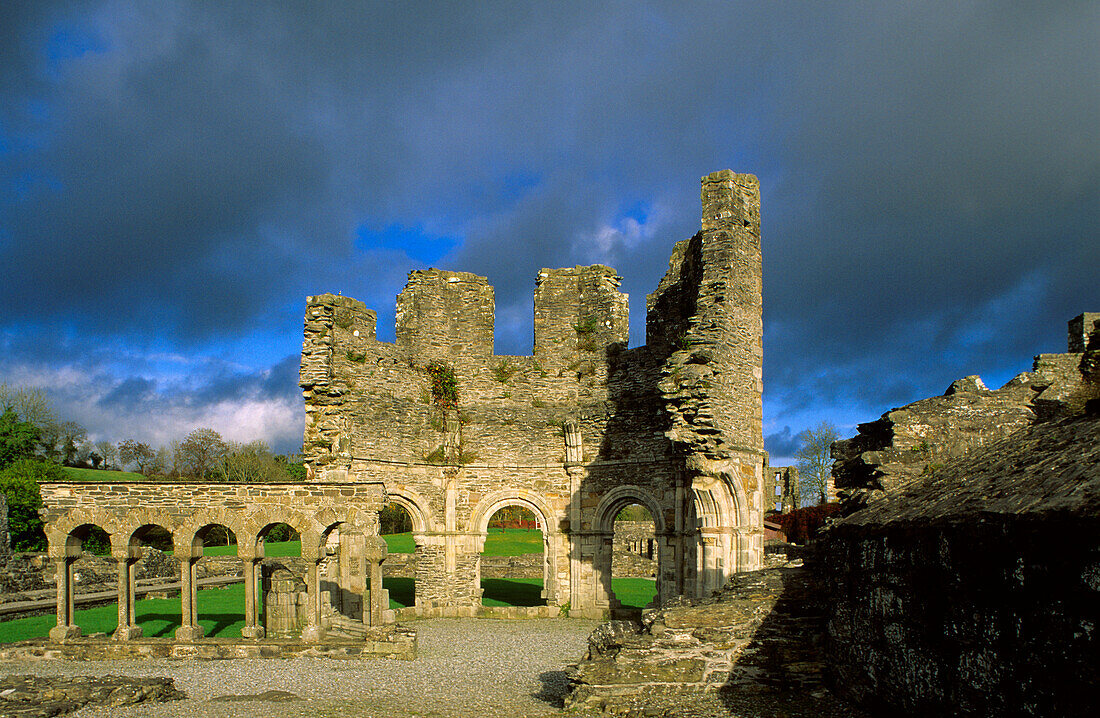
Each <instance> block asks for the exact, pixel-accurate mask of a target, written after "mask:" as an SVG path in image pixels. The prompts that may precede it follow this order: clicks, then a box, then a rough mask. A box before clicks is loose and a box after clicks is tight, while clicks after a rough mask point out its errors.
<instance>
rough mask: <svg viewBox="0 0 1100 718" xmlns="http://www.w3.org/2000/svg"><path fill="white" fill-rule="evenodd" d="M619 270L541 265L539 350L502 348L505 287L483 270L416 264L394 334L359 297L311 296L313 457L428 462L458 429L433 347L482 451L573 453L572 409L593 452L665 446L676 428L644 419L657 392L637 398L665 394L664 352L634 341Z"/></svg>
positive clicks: (306, 361) (542, 456)
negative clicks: (437, 396) (661, 378)
mask: <svg viewBox="0 0 1100 718" xmlns="http://www.w3.org/2000/svg"><path fill="white" fill-rule="evenodd" d="M452 280H455V281H452ZM618 283H619V278H618V277H617V276H615V274H614V271H613V270H610V269H608V268H606V267H599V266H596V267H577V268H568V269H561V270H550V269H544V270H542V271H541V272H540V276H539V282H538V286H537V288H536V290H535V302H536V303H535V312H536V324H535V331H536V343H535V352H534V355H533V356H530V357H523V356H496V355H494V354H493V353H492V313H493V306H492V288H491V287H490V286H489V285H488V283H487V282H486V281H485V279H484V278H481V277H475V276H474V275H469V274H465V273H457V272H443V271H439V270H430V271H426V272H414V273H412V275H411V276H410V282H409V285H408V286H407V287H406V288H405V290H404V291H403V292H402V293H401V295H400V296H399V298H398V333H397V342H396V343H392V344H391V343H386V342H379V341H377V340H376V339H375V338H374V337H375V329H374V314H373V312H368V311H367V310H366V309H365V307H363V305H362V304H361V303H360V302H357V301H355V300H352V299H349V298H346V297H334V296H332V295H320V296H317V297H312V298H310V301H309V306H308V307H307V321H306V326H305V342H304V348H303V355H302V356H303V359H302V368H301V381H302V386H303V392H304V395H305V399H306V411H307V419H306V436H305V442H304V443H305V447H304V454H305V458H306V459H307V461H309V462H311V463H312V464H314V466H315V467H325V466H329V465H332V466H336V465H346V463H347V461H348V460H349V459H350V458H351V457H352V456H354V457H357V458H361V459H379V460H387V461H401V462H411V463H416V462H424V463H427V457H429V456H430V455H431V454H432V452H433V451H435V450H436V449H438V448H439V447H440V446H441V445H442V444H443V442H444V440H445V438H446V437H445V432H446V429H447V427H446V426H444V424H445V418H446V417H444V412H443V411H442V410H441V409H440V408H439V407H438V406H436V405H435V404H434V402H433V400H432V396H431V391H430V383H429V377H428V375H427V374H426V373H425V371H424V368H425V367H426V366H427V364H428V363H430V362H432V361H442V362H445V363H447V364H449V365H451V366H453V367H454V370H455V375H456V378H457V383H458V395H459V406H458V409H459V411H458V418H459V420H460V422H461V429H460V435H461V444H462V448H463V451H464V452H466V453H467V454H468V461H469V463H481V462H488V463H501V462H503V463H511V464H524V465H526V464H540V465H541V464H547V463H550V464H554V463H558V464H561V463H563V462H564V440H563V436H562V428H561V427H562V424H563V423H564V422H565V421H567V420H569V419H573V420H576V421H578V423H579V424H580V427H581V431H582V435H583V439H584V445H585V447H586V448H585V451H586V453H587V454H588V455H587V456H586V460H595V459H596V458H597V457H599V456H601V455H603V456H613V457H615V458H638V457H642V458H646V459H652V458H653V457H664V456H665V455H667V440H665V439H664V438H663V437H660V436H654V434H653V432H652V431H651V430H648V427H647V426H645V424H649V423H651V422H652V414H653V399H652V398H651V399H650V406H649V407H648V408H647V407H636V406H635V401H636V400H637V399H638V397H639V396H641V395H643V394H647V393H648V395H649V396H650V397H653V396H655V392H654V389H653V386H654V385H655V384H656V371H657V370H658V366H657V364H656V363H655V362H653V361H647V360H646V358H645V356H644V352H639V351H637V350H634V351H632V352H631V351H624V350H623V348H624V347H625V343H626V338H627V309H626V296H625V295H623V294H621V293H620V292H619V291H618ZM647 372H648V375H647ZM628 405H629V406H628ZM609 424H611V425H612V431H613V432H614V433H616V434H617V439H616V440H614V441H608V440H607V437H606V433H607V431H608V426H609ZM612 447H613V448H612ZM601 452H607V453H603V454H601Z"/></svg>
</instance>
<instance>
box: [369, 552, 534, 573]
mask: <svg viewBox="0 0 1100 718" xmlns="http://www.w3.org/2000/svg"><path fill="white" fill-rule="evenodd" d="M542 571H543V554H541V553H528V554H522V555H520V556H482V557H481V577H482V578H542ZM382 575H383V576H384V577H386V578H416V554H414V553H391V554H389V555H388V556H386V560H385V562H383V564H382Z"/></svg>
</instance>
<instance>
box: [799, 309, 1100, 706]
mask: <svg viewBox="0 0 1100 718" xmlns="http://www.w3.org/2000/svg"><path fill="white" fill-rule="evenodd" d="M1082 316H1083V317H1089V316H1090V315H1082ZM1092 316H1094V315H1092ZM1076 321H1077V323H1078V324H1080V323H1081V317H1079V318H1078V320H1076ZM1070 328H1071V348H1073V347H1074V344H1073V341H1072V337H1073V336H1074V322H1071V323H1070ZM1077 332H1078V334H1079V333H1080V329H1079V327H1078V330H1077ZM1097 336H1098V334H1097V332H1095V331H1094V332H1092V334H1091V335H1090V339H1089V342H1088V343H1087V344H1084V346H1083V348H1084V351H1082V352H1071V353H1069V354H1063V355H1040V357H1038V358H1037V360H1036V369H1035V371H1034V372H1032V373H1030V374H1025V375H1021V377H1018V378H1017V379H1015V380H1013V381H1012V382H1010V383H1009V385H1008V386H1006V387H1005V388H1003V389H1001V390H998V391H997V392H990V391H988V390H987V389H984V388H982V387H981V386H980V385H978V383H977V381H976V380H974V379H968V380H965V381H963V382H956V385H955V386H954V387H953V391H950V392H949V393H948V395H946V396H945V397H940V398H937V399H933V400H925V402H917V403H916V404H914V405H910V406H909V407H906V408H905V409H902V410H896V411H895V412H890V413H888V414H887V415H886V416H884V418H883V419H882V420H880V422H881V424H889V425H890V427H891V429H892V431H893V433H894V447H893V448H892V449H886V450H883V451H882V452H881V453H880V454H879V457H878V458H876V457H875V456H874V452H869V453H870V455H868V454H866V453H865V454H864V455H862V456H858V457H857V456H854V453H852V452H851V449H852V448H853V447H854V446H855V445H857V444H859V443H860V442H866V441H868V440H869V439H870V438H871V436H872V432H871V431H868V430H867V429H866V428H865V427H861V434H860V436H859V437H856V438H855V439H851V440H849V441H848V442H841V446H840V451H839V453H840V454H841V455H842V457H843V456H845V454H846V452H849V453H847V456H848V457H849V463H848V464H847V465H845V464H844V462H843V461H841V462H838V467H840V468H841V469H842V470H843V469H846V468H850V467H851V466H853V465H858V463H857V462H858V461H862V462H863V465H864V466H876V467H878V469H879V471H878V473H876V475H875V478H876V479H877V480H878V481H879V483H880V485H881V488H877V489H875V490H874V491H875V494H874V495H873V496H872V500H871V501H870V502H869V503H868V504H867V505H866V506H865V507H864V508H862V509H860V510H858V511H855V512H854V513H852V514H851V515H850V516H848V517H846V518H844V519H842V520H840V521H839V522H837V523H835V524H834V525H832V526H831V527H830V528H829V529H828V530H827V531H826V532H825V533H824V535H823V537H822V538H820V539H819V541H818V545H817V553H818V558H817V562H816V566H817V569H818V573H819V576H820V577H821V580H822V581H823V582H824V584H825V586H826V589H827V595H828V597H829V601H830V603H831V605H830V609H829V612H828V613H829V615H830V621H829V627H828V635H829V644H828V647H829V651H828V653H829V665H830V666H831V667H832V668H833V670H834V672H835V676H834V678H835V681H836V685H837V688H838V690H840V691H841V692H843V694H844V695H846V696H848V697H849V698H850V699H852V700H853V701H855V702H857V703H858V704H860V705H862V706H864V707H866V708H868V709H871V710H872V711H874V712H881V713H901V714H906V715H1027V716H1053V715H1058V716H1086V715H1095V714H1096V712H1097V710H1098V709H1100V698H1098V697H1097V694H1096V686H1097V685H1100V664H1098V663H1097V661H1096V656H1097V655H1100V632H1098V631H1097V630H1096V627H1097V626H1098V625H1100V549H1098V545H1100V544H1098V542H1097V536H1100V371H1097V367H1098V366H1100V361H1098V360H1100V342H1098V341H1096V337H1097ZM1078 346H1079V348H1080V347H1081V345H1078ZM968 407H969V408H968ZM991 418H992V419H991ZM998 418H1000V419H1003V420H1005V426H997V424H996V420H997V419H998ZM881 424H880V427H879V428H880V429H881V428H882V426H881ZM1012 427H1018V428H1017V430H1016V431H1014V432H1011V433H1010V428H1012ZM997 434H1001V435H1000V436H999V438H998V436H997ZM916 437H923V438H922V442H927V445H928V446H933V447H937V451H939V452H940V453H939V457H940V458H941V459H942V463H940V462H939V461H937V462H936V463H931V462H928V461H927V459H925V460H923V461H922V462H920V464H919V465H923V468H922V469H921V470H920V472H919V473H917V472H916V470H915V469H914V468H912V465H909V462H905V461H901V460H899V454H900V455H901V456H904V455H905V454H904V453H903V452H911V453H913V454H916V453H918V452H917V451H914V450H913V448H912V442H913V441H914V440H915V438H916ZM905 442H908V443H909V444H911V445H910V446H908V447H906V443H905ZM919 446H920V450H924V448H925V447H924V445H923V444H922V445H919ZM903 447H906V448H903ZM834 452H836V450H835V449H834ZM852 459H854V461H853V460H852ZM891 460H893V461H891ZM914 463H916V462H914ZM907 473H908V474H909V475H908V476H906V474H907ZM848 477H849V478H850V477H851V474H848Z"/></svg>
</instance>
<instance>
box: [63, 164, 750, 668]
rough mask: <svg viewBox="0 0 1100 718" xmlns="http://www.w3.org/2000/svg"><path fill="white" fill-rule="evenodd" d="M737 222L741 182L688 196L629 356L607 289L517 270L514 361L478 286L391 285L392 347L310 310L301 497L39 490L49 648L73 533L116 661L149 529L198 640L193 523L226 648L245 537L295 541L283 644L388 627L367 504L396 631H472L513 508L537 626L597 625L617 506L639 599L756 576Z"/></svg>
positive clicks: (69, 589)
mask: <svg viewBox="0 0 1100 718" xmlns="http://www.w3.org/2000/svg"><path fill="white" fill-rule="evenodd" d="M759 209H760V196H759V187H758V183H757V180H756V178H755V177H753V176H752V175H742V174H735V173H733V172H731V171H729V170H723V171H721V172H715V173H713V174H710V175H708V176H706V177H704V178H703V180H702V210H703V211H702V229H701V231H700V232H698V233H697V234H696V235H695V236H693V237H691V238H690V239H687V240H684V241H681V242H679V243H677V244H676V246H675V248H674V249H673V253H672V257H671V259H670V262H669V270H668V273H667V274H666V275H665V277H664V278H663V279H662V280H661V282H660V284H659V285H658V287H657V289H656V290H655V291H654V292H653V293H652V294H650V295H649V296H648V297H647V301H646V310H647V318H646V344H645V345H644V346H640V347H635V348H627V335H628V323H627V318H628V314H627V311H628V310H627V297H626V295H624V294H623V293H621V292H620V291H619V290H618V285H619V281H620V280H619V277H617V276H616V273H615V271H614V270H612V269H610V268H608V267H604V266H599V265H595V266H590V267H574V268H566V269H543V270H541V271H540V272H539V274H538V277H537V280H536V286H535V297H534V351H533V355H532V356H498V355H495V354H494V353H493V330H494V311H495V309H494V295H493V288H492V287H491V286H490V285H489V284H488V283H487V282H486V280H485V278H483V277H478V276H475V275H472V274H467V273H461V272H446V271H439V270H428V271H414V272H412V273H411V274H410V277H409V283H408V285H407V286H406V287H405V289H404V291H403V292H402V293H401V294H400V295H399V296H398V297H397V327H396V342H394V343H387V342H381V341H377V340H376V338H375V313H374V312H373V311H370V310H368V309H367V308H366V307H365V306H364V305H363V304H362V303H361V302H359V301H356V300H354V299H350V298H347V297H341V296H334V295H332V294H323V295H319V296H315V297H310V298H309V300H308V305H307V309H306V318H305V340H304V343H303V347H302V363H301V386H302V389H303V394H304V396H305V405H306V429H305V440H304V448H303V454H304V457H305V460H306V462H307V467H308V475H307V480H306V482H305V483H302V484H265V485H235V484H234V485H229V484H193V483H134V484H124V483H117V484H88V483H75V482H74V483H52V484H44V485H43V487H42V494H43V501H44V503H45V507H46V508H45V509H44V510H43V515H44V518H45V521H46V531H47V536H48V538H49V553H50V556H51V558H52V559H53V560H54V561H55V562H56V565H57V571H58V573H57V575H58V582H57V586H58V589H57V590H58V610H57V620H58V622H57V627H56V628H55V629H54V630H53V631H51V638H53V639H54V640H59V641H64V640H68V639H71V638H74V637H77V636H79V629H78V628H77V627H76V626H75V625H74V623H73V615H72V596H73V585H72V583H73V582H72V576H71V574H72V568H71V566H72V562H73V560H74V559H75V558H76V557H79V555H80V551H81V540H82V538H84V537H85V536H86V532H87V530H88V527H89V526H93V525H94V526H100V527H102V528H103V529H105V530H106V531H107V533H108V534H110V537H111V550H112V555H113V556H114V557H115V558H116V559H117V561H118V566H119V589H118V595H119V630H118V631H117V633H116V634H115V638H116V639H120V640H128V639H133V638H137V637H140V633H141V632H140V629H139V628H137V626H135V625H134V611H133V568H132V567H133V563H134V562H135V561H136V560H137V559H138V558H140V555H141V545H142V539H143V536H144V534H145V533H146V532H147V531H148V530H149V527H151V526H160V527H163V528H164V529H166V530H168V531H169V532H170V533H171V534H172V537H173V542H174V545H175V550H176V555H177V556H179V557H182V558H184V559H185V560H182V561H181V582H182V587H183V588H182V600H181V611H182V627H181V628H180V629H179V630H178V631H177V634H176V637H177V639H180V640H184V641H194V640H197V639H199V638H201V636H202V630H201V628H199V627H198V625H197V623H196V615H195V601H194V591H195V582H194V580H193V578H194V564H195V562H196V561H197V560H198V559H199V558H201V556H202V545H203V540H202V539H203V536H204V534H205V532H206V531H208V530H209V528H210V527H211V526H213V525H224V526H227V527H228V528H230V529H231V530H232V531H233V532H234V533H235V534H236V535H237V538H238V556H239V557H240V559H241V562H242V572H243V575H244V576H245V578H246V581H245V585H246V587H247V590H246V595H247V598H246V606H245V616H246V627H245V628H244V630H243V634H244V637H246V638H260V637H263V634H264V631H263V628H262V627H261V626H260V625H259V623H258V620H257V610H256V603H257V602H256V595H255V584H256V581H255V576H256V566H257V564H258V563H259V562H260V561H261V560H262V559H263V540H262V538H263V535H264V533H265V532H266V531H267V530H269V529H270V527H271V526H273V525H274V524H275V523H280V522H281V523H287V524H289V525H290V526H292V527H294V528H295V529H296V530H297V531H299V533H300V534H301V536H302V559H303V561H304V562H305V564H306V566H307V568H306V575H305V584H306V590H307V592H308V610H307V625H306V628H305V629H304V631H303V639H304V640H306V641H321V640H323V639H324V638H325V634H326V630H329V629H331V630H333V631H335V632H339V628H340V626H339V625H332V623H333V621H332V618H333V617H334V616H335V617H339V614H343V620H344V621H345V624H346V621H347V619H352V620H354V621H358V622H359V625H361V626H365V627H368V628H369V627H375V626H379V625H380V624H383V623H386V622H392V621H393V620H394V615H393V613H392V612H390V611H388V610H387V609H388V603H387V596H386V592H385V591H384V590H383V589H382V588H381V585H382V579H381V569H380V565H381V563H382V561H383V560H384V558H385V543H384V542H383V541H382V540H381V539H380V538H379V537H378V535H377V534H378V511H379V510H380V509H381V508H382V507H383V506H384V505H385V504H386V503H388V502H397V503H399V504H401V505H402V506H403V507H404V508H405V509H406V510H407V511H408V512H409V514H410V516H411V518H412V524H413V534H414V538H415V541H416V561H415V563H416V568H415V606H414V607H412V608H411V609H409V613H412V614H415V615H447V616H462V615H475V614H476V613H477V612H478V610H479V609H480V607H481V588H480V555H479V554H480V551H481V549H482V547H483V544H484V540H485V536H486V530H487V526H488V522H489V520H490V518H491V517H492V516H493V514H494V513H495V512H496V511H497V510H498V509H500V508H502V507H504V506H511V505H518V506H522V507H526V508H527V509H530V510H531V511H532V512H533V513H534V514H535V516H536V517H537V518H538V521H539V525H540V526H541V527H542V529H543V535H544V542H545V554H544V556H545V560H544V569H543V575H544V584H543V585H544V595H545V598H546V603H547V606H546V607H545V609H544V611H543V613H542V614H540V615H557V614H558V613H559V612H560V611H561V609H563V608H568V609H569V615H574V616H585V617H603V616H607V615H609V614H612V613H613V612H614V610H615V609H616V608H617V605H618V604H617V601H616V599H615V596H614V593H613V591H612V589H611V580H610V579H611V566H612V561H611V557H612V539H613V525H614V520H615V517H616V515H617V514H618V512H619V511H620V510H621V509H622V508H623V507H624V506H627V505H629V504H633V503H637V504H641V505H643V506H645V507H646V508H648V509H649V511H650V513H651V514H652V516H653V520H654V529H655V534H656V547H655V551H654V555H655V558H656V560H657V591H658V598H659V599H661V600H663V599H667V598H670V597H672V596H675V595H688V596H700V595H707V594H709V593H710V592H711V591H713V590H715V589H717V588H719V587H721V586H722V585H723V584H724V583H725V581H726V579H727V578H728V577H729V575H731V574H732V573H735V572H739V571H748V570H754V569H758V568H760V566H761V565H762V561H763V522H762V510H763V494H762V486H763V474H764V464H765V459H766V455H765V453H764V447H763V436H762V432H761V390H762V380H761V364H762V325H761V278H760V231H759V230H760V213H759ZM326 579H327V580H326ZM326 586H327V587H328V590H325V587H326ZM326 601H327V602H329V603H330V604H331V605H330V606H328V607H325V606H323V605H322V604H323V603H324V602H326ZM326 616H327V617H328V618H326ZM326 623H327V624H329V625H326ZM337 623H339V621H337ZM341 625H344V624H341ZM356 635H358V634H356ZM367 635H368V636H369V635H371V634H370V633H369V632H368V633H367ZM380 652H382V651H380Z"/></svg>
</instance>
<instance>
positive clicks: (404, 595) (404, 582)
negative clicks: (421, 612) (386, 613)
mask: <svg viewBox="0 0 1100 718" xmlns="http://www.w3.org/2000/svg"><path fill="white" fill-rule="evenodd" d="M382 585H383V587H384V588H385V589H386V590H387V591H389V592H390V608H405V607H406V606H411V605H413V601H414V598H415V592H416V581H415V580H413V579H411V578H387V579H385V581H383V582H382Z"/></svg>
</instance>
